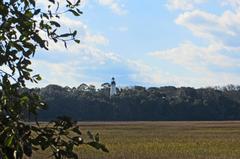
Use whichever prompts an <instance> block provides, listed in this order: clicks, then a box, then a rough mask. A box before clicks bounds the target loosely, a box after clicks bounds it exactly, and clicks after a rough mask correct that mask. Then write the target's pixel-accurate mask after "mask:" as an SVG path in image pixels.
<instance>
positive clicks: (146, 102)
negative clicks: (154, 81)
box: [29, 84, 240, 121]
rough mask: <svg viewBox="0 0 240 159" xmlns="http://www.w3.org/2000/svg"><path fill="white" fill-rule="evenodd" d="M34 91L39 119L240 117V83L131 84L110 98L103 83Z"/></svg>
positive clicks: (233, 118)
mask: <svg viewBox="0 0 240 159" xmlns="http://www.w3.org/2000/svg"><path fill="white" fill-rule="evenodd" d="M29 91H34V92H37V93H38V94H39V95H40V96H41V97H42V99H43V100H44V101H46V103H47V105H48V109H47V111H42V112H40V113H39V119H40V120H43V121H44V120H51V119H53V118H54V117H57V116H59V115H68V116H71V117H72V118H73V119H75V120H78V121H143V120H144V121H157V120H239V119H240V86H234V85H228V86H225V87H208V88H199V89H195V88H191V87H180V88H176V87H173V86H164V87H149V88H145V87H142V86H133V87H126V88H117V95H115V96H113V97H111V98H110V97H109V87H108V85H106V84H103V85H102V88H100V89H96V87H95V86H94V85H87V84H81V85H80V86H79V87H77V88H76V87H73V88H70V87H61V86H59V85H48V86H46V87H44V88H35V89H31V90H29Z"/></svg>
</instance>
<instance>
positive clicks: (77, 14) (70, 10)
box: [68, 9, 80, 16]
mask: <svg viewBox="0 0 240 159" xmlns="http://www.w3.org/2000/svg"><path fill="white" fill-rule="evenodd" d="M68 11H69V12H71V13H72V14H73V15H75V16H80V14H79V13H78V12H77V11H75V10H73V9H69V10H68Z"/></svg>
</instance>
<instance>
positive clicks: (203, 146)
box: [33, 121, 240, 159]
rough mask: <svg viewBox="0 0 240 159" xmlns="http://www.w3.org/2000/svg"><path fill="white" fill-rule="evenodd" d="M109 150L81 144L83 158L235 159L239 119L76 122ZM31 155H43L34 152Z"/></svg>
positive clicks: (239, 144)
mask: <svg viewBox="0 0 240 159" xmlns="http://www.w3.org/2000/svg"><path fill="white" fill-rule="evenodd" d="M79 124H80V125H81V127H82V132H83V133H86V131H87V130H90V131H91V132H99V133H100V137H101V141H102V143H104V144H106V146H107V147H108V149H109V150H110V153H103V152H100V151H96V150H93V149H92V148H90V147H87V146H82V147H79V148H78V149H77V151H78V153H79V158H83V159H159V158H160V159H239V158H240V122H237V121H236V122H80V123H79ZM33 158H35V159H43V158H46V155H45V153H40V152H39V153H37V154H35V156H34V157H33Z"/></svg>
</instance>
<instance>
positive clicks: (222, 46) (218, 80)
mask: <svg viewBox="0 0 240 159" xmlns="http://www.w3.org/2000/svg"><path fill="white" fill-rule="evenodd" d="M45 2H46V1H44V0H39V5H43V6H44V3H45ZM81 9H82V11H83V15H82V16H81V17H78V18H75V17H73V16H71V15H64V17H62V19H61V20H60V23H61V24H62V26H63V27H64V28H65V29H69V28H72V29H76V30H78V32H79V38H80V39H81V44H80V45H77V44H69V47H68V49H65V48H64V46H63V45H62V44H61V43H59V44H54V43H50V51H48V52H46V51H43V50H39V51H38V52H39V53H38V54H37V55H36V56H35V58H34V62H33V68H34V69H35V73H40V74H41V75H42V77H43V80H42V81H41V82H40V83H39V85H38V86H40V87H42V86H46V85H48V84H58V85H62V86H66V85H68V86H71V87H73V86H75V87H77V86H78V85H80V84H81V83H87V84H94V85H96V86H100V85H101V83H104V82H109V81H110V80H111V77H112V76H114V77H115V78H116V81H117V85H118V86H133V85H143V86H147V87H150V86H165V85H173V86H178V87H179V86H190V87H196V88H198V87H207V86H217V85H218V86H223V85H227V84H240V27H239V26H240V0H151V1H149V0H141V1H137V0H84V1H82V7H81Z"/></svg>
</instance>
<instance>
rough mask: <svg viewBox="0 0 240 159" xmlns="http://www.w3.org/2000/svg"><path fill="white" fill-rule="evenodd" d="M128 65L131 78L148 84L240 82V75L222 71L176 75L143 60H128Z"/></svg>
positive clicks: (205, 84)
mask: <svg viewBox="0 0 240 159" xmlns="http://www.w3.org/2000/svg"><path fill="white" fill-rule="evenodd" d="M128 67H129V68H130V69H132V70H133V71H134V72H135V73H133V74H132V75H131V76H130V78H132V79H133V80H134V81H136V82H140V83H145V84H147V85H156V86H159V85H174V86H177V87H180V86H188V87H189V86H191V87H197V88H199V87H208V86H224V85H227V84H230V83H231V84H236V85H237V84H239V80H240V77H239V75H236V74H233V73H221V72H209V71H206V72H202V73H203V74H201V75H193V74H189V75H176V74H173V73H170V72H166V69H161V68H156V67H153V66H150V65H148V64H146V63H144V62H143V61H136V60H128Z"/></svg>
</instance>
